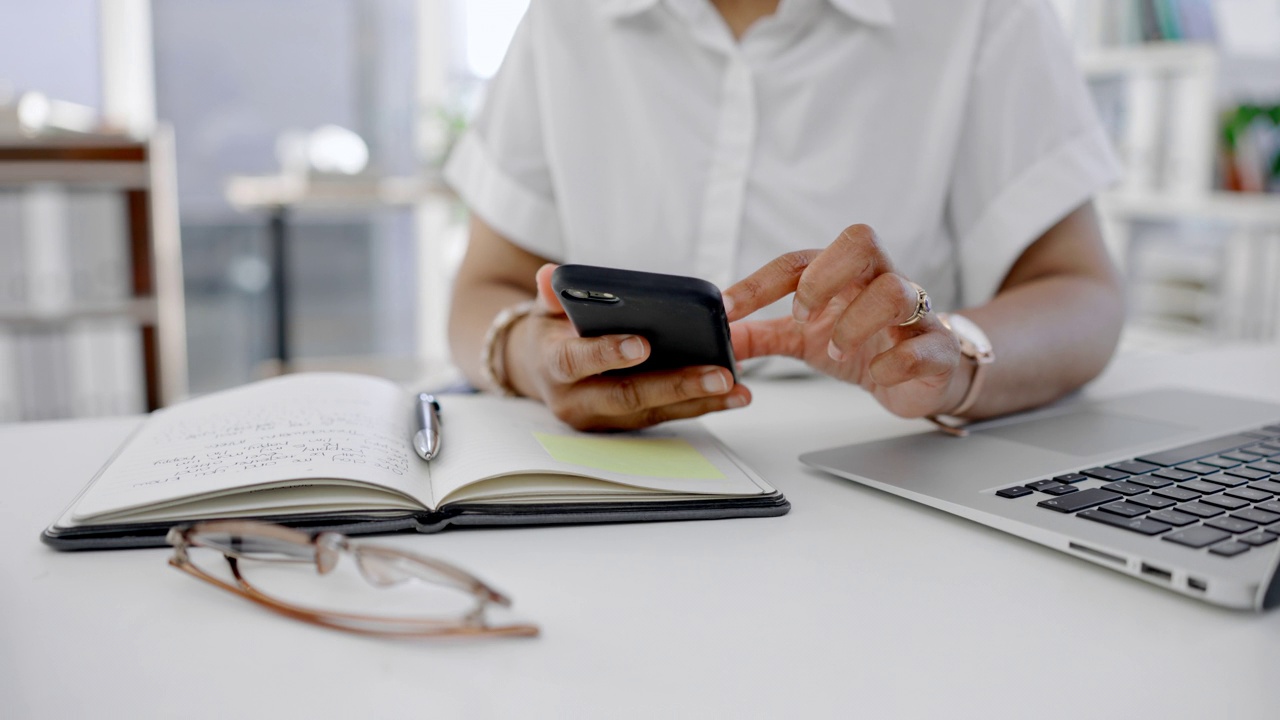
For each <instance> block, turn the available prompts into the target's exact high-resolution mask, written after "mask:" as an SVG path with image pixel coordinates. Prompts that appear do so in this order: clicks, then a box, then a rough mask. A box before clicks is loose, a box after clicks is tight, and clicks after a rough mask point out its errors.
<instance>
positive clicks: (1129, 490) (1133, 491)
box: [1106, 480, 1147, 495]
mask: <svg viewBox="0 0 1280 720" xmlns="http://www.w3.org/2000/svg"><path fill="white" fill-rule="evenodd" d="M1106 487H1107V489H1108V490H1110V491H1111V492H1118V493H1120V494H1121V495H1141V494H1143V493H1145V492H1146V491H1147V488H1144V487H1142V486H1141V485H1134V484H1133V483H1131V482H1126V481H1124V480H1121V481H1119V482H1113V483H1110V484H1108V485H1107V486H1106Z"/></svg>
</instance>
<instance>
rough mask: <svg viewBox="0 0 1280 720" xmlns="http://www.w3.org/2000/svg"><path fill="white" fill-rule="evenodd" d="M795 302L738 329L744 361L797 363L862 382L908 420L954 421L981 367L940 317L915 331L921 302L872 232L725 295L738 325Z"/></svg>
mask: <svg viewBox="0 0 1280 720" xmlns="http://www.w3.org/2000/svg"><path fill="white" fill-rule="evenodd" d="M790 293H794V294H795V297H794V299H793V302H792V314H791V317H789V318H777V319H774V320H742V321H740V322H735V323H734V324H733V325H732V326H731V327H732V330H733V350H734V353H735V355H736V356H737V358H738V359H739V360H746V359H748V358H752V357H759V356H763V355H789V356H791V357H795V358H800V359H801V360H804V361H805V362H806V363H808V364H809V365H810V366H812V367H814V368H816V369H818V370H820V371H822V372H824V373H826V374H828V375H831V376H833V377H836V378H839V379H841V380H845V381H847V382H852V383H857V384H859V385H861V386H862V387H863V388H865V389H866V390H867V391H868V392H870V393H871V394H873V395H874V396H875V397H876V399H877V400H879V401H880V403H881V404H882V405H884V406H885V408H887V409H888V410H889V411H891V412H893V413H894V414H897V415H900V416H902V417H922V416H925V415H933V414H937V413H945V412H946V411H948V410H951V409H953V408H955V407H957V406H958V405H959V404H960V402H961V400H962V399H963V398H964V394H965V391H966V389H967V388H968V386H969V383H970V381H971V380H972V376H973V370H974V368H973V365H972V363H970V362H968V361H966V360H965V359H964V357H963V356H962V355H961V354H960V345H959V342H958V341H957V340H956V338H955V336H954V335H952V334H951V332H950V331H949V330H947V328H946V326H944V325H943V324H942V322H941V321H940V320H938V318H937V317H936V316H935V315H933V314H932V313H925V314H924V316H923V317H920V318H918V319H917V320H916V321H915V322H912V323H911V324H909V325H902V323H904V322H907V321H908V320H910V319H911V318H912V316H913V314H914V313H915V312H916V309H917V304H918V300H919V296H918V294H917V291H916V286H915V285H913V284H911V283H910V282H909V281H908V280H907V278H905V277H903V276H901V275H899V274H898V273H897V272H896V271H895V270H894V267H893V263H892V262H891V261H890V259H889V256H888V255H887V254H885V252H884V250H883V249H882V248H881V247H880V243H879V241H878V240H877V238H876V235H875V232H874V231H873V230H872V229H871V228H869V227H867V226H865V225H854V226H852V227H849V228H848V229H846V230H845V231H844V232H843V233H841V234H840V237H839V238H836V240H835V242H833V243H831V245H829V246H828V247H827V248H826V249H825V250H801V251H798V252H793V253H787V254H786V255H783V256H781V257H779V258H777V259H776V260H773V261H772V262H770V263H769V264H768V265H765V266H764V267H762V268H760V269H759V270H757V271H756V272H754V273H752V274H751V275H750V276H749V277H747V278H746V279H744V280H742V281H741V282H739V283H737V284H735V285H734V286H733V287H730V288H729V289H728V290H726V291H725V292H724V296H725V305H726V309H727V310H728V313H729V320H730V321H734V320H739V319H740V318H743V317H746V316H747V315H749V314H751V313H752V312H755V311H756V310H758V309H760V308H762V307H764V306H766V305H768V304H770V303H772V302H774V301H776V300H778V299H781V298H783V297H785V296H786V295H788V294H790Z"/></svg>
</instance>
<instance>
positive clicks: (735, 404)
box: [724, 395, 747, 408]
mask: <svg viewBox="0 0 1280 720" xmlns="http://www.w3.org/2000/svg"><path fill="white" fill-rule="evenodd" d="M746 404H747V399H746V398H744V397H742V396H741V395H732V396H730V397H729V398H728V399H726V400H725V401H724V406H725V407H727V408H740V407H742V406H744V405H746Z"/></svg>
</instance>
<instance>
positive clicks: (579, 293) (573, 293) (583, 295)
mask: <svg viewBox="0 0 1280 720" xmlns="http://www.w3.org/2000/svg"><path fill="white" fill-rule="evenodd" d="M564 294H565V295H568V296H569V297H573V298H578V299H579V300H587V299H588V298H590V297H591V295H590V294H588V293H587V291H585V290H565V291H564Z"/></svg>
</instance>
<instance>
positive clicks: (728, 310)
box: [721, 295, 733, 315]
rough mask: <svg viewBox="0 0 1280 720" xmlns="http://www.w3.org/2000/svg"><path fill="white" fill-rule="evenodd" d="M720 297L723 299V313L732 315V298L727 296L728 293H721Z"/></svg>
mask: <svg viewBox="0 0 1280 720" xmlns="http://www.w3.org/2000/svg"><path fill="white" fill-rule="evenodd" d="M721 297H722V299H723V301H724V314H725V315H732V314H733V298H731V297H729V296H728V295H723V296H721Z"/></svg>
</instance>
